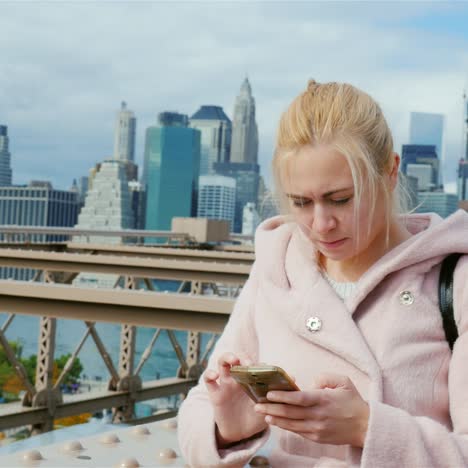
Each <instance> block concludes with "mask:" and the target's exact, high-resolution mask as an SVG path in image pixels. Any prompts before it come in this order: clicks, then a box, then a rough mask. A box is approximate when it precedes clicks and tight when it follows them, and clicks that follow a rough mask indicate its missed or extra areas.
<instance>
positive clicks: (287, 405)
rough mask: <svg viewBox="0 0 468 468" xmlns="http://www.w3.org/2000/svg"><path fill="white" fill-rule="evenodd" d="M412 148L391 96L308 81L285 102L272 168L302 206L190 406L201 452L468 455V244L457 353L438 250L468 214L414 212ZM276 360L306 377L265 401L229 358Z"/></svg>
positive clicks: (396, 460)
mask: <svg viewBox="0 0 468 468" xmlns="http://www.w3.org/2000/svg"><path fill="white" fill-rule="evenodd" d="M399 164H400V158H399V156H398V155H397V154H395V153H394V152H393V141H392V136H391V132H390V130H389V128H388V125H387V123H386V121H385V118H384V116H383V114H382V112H381V110H380V107H379V106H378V104H377V103H376V102H375V101H374V100H373V99H372V98H371V97H370V96H368V95H367V94H365V93H364V92H362V91H360V90H358V89H356V88H354V87H353V86H350V85H348V84H338V83H326V84H318V83H316V82H314V81H311V82H310V83H309V85H308V88H307V90H306V91H305V92H303V93H302V94H301V95H300V96H298V97H297V98H296V99H295V100H294V101H293V103H292V104H291V105H290V107H289V109H288V110H287V111H286V112H285V113H284V115H283V116H282V118H281V122H280V126H279V132H278V138H277V147H276V152H275V157H274V161H273V170H274V174H275V178H276V182H277V186H278V189H279V190H278V191H279V193H280V195H281V196H282V197H283V201H284V202H285V204H286V206H287V208H288V212H289V216H286V217H276V218H272V219H270V220H267V221H265V222H264V223H263V224H262V225H261V226H260V227H259V228H258V231H257V234H256V261H255V264H254V266H253V268H252V271H251V275H250V278H249V280H248V281H247V283H246V285H245V286H244V288H243V290H242V292H241V295H240V296H239V298H238V301H237V303H236V306H235V309H234V311H233V313H232V315H231V317H230V320H229V322H228V324H227V326H226V328H225V330H224V332H223V334H222V336H221V337H220V339H219V341H218V343H217V346H216V348H215V350H214V352H213V355H212V356H211V359H210V361H209V364H208V368H207V370H206V371H205V372H204V374H203V376H202V378H201V380H200V383H199V385H198V386H197V387H195V388H194V389H193V390H192V391H191V392H190V393H189V395H188V397H187V399H186V401H185V402H184V404H183V405H182V407H181V409H180V413H179V440H180V446H181V450H182V452H183V454H184V456H185V458H186V460H187V461H188V462H189V464H191V465H193V466H208V465H210V466H213V465H221V466H222V465H230V466H231V465H236V466H237V465H239V466H241V465H244V464H246V463H247V462H248V461H249V459H250V458H251V457H252V456H253V455H254V454H255V452H256V451H257V450H258V449H259V448H260V447H261V446H262V445H263V444H264V443H265V442H266V441H267V439H268V438H269V436H270V435H272V436H273V437H274V440H275V449H274V450H273V453H272V454H271V455H270V457H269V458H270V463H271V465H272V466H300V467H305V466H316V467H319V466H320V467H331V466H362V467H372V468H374V467H379V468H382V467H411V468H414V467H422V466H424V467H428V466H453V467H455V466H456V467H459V466H465V465H468V367H467V364H466V361H467V359H466V358H467V356H468V333H466V332H465V331H466V329H467V327H468V287H465V283H466V278H467V277H468V256H466V255H465V256H463V257H462V258H461V259H460V260H459V263H458V266H457V269H456V272H455V280H454V281H455V285H454V308H455V316H456V320H457V324H458V330H459V334H460V337H459V339H458V340H457V342H456V344H455V347H454V350H453V354H452V353H451V352H450V349H449V346H448V344H447V342H446V339H445V335H444V330H443V327H442V321H441V318H440V312H439V308H438V296H437V295H438V291H437V284H438V275H439V271H440V263H441V261H442V260H443V258H445V257H446V256H447V255H448V254H450V253H452V252H461V253H465V254H468V215H467V214H466V213H465V212H462V211H458V212H457V213H455V214H454V215H452V216H450V217H449V218H447V219H445V220H443V219H442V218H440V217H439V216H437V215H435V214H413V215H406V216H402V215H399V212H400V211H401V203H400V200H401V198H402V189H401V187H400V184H399V177H398V169H399ZM258 362H264V363H267V364H272V365H277V366H280V367H282V368H283V369H285V370H286V371H287V372H288V373H290V374H291V375H293V376H295V378H296V383H297V385H298V387H299V388H300V389H301V390H300V391H295V392H278V391H276V392H270V393H269V394H268V399H269V402H268V403H265V404H257V405H255V404H254V403H253V402H252V401H251V400H250V399H249V398H248V397H247V396H246V395H245V394H244V393H243V392H242V390H241V388H240V387H239V386H238V385H237V384H236V383H235V382H234V381H233V379H232V378H231V377H230V374H229V369H230V367H231V366H232V365H236V364H241V365H248V364H250V363H258Z"/></svg>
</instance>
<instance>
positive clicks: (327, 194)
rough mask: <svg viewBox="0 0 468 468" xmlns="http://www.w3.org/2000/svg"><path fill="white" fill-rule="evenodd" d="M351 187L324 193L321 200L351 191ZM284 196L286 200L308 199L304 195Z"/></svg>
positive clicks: (290, 194) (291, 194) (289, 194)
mask: <svg viewBox="0 0 468 468" xmlns="http://www.w3.org/2000/svg"><path fill="white" fill-rule="evenodd" d="M352 189H353V187H345V188H341V189H336V190H331V191H329V192H325V193H324V194H323V195H322V198H328V197H331V196H332V195H334V194H335V193H340V192H345V191H347V190H352ZM286 196H287V197H288V198H302V199H309V197H307V196H305V195H296V194H294V193H287V194H286Z"/></svg>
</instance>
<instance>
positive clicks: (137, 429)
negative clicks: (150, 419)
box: [132, 426, 151, 436]
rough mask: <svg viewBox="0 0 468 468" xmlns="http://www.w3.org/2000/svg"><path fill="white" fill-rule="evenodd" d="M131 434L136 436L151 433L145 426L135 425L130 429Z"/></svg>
mask: <svg viewBox="0 0 468 468" xmlns="http://www.w3.org/2000/svg"><path fill="white" fill-rule="evenodd" d="M132 434H134V435H136V436H145V435H149V434H151V431H150V430H149V429H148V428H147V427H146V426H135V427H134V428H133V429H132Z"/></svg>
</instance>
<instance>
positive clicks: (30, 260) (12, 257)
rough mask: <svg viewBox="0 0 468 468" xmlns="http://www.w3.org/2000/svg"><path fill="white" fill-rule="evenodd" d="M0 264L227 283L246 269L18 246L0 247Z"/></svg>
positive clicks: (240, 278)
mask: <svg viewBox="0 0 468 468" xmlns="http://www.w3.org/2000/svg"><path fill="white" fill-rule="evenodd" d="M0 265H1V266H9V267H14V268H34V269H38V270H47V271H60V272H78V271H79V272H81V271H86V272H93V273H104V274H106V273H107V274H117V275H121V276H134V277H140V278H141V277H142V278H159V279H173V280H180V281H184V280H189V281H190V280H196V281H203V282H220V283H227V284H239V283H244V282H245V281H246V280H247V278H248V275H249V272H250V265H247V264H235V263H227V262H222V263H221V262H219V263H215V262H201V261H187V260H168V259H157V258H138V257H133V258H132V257H127V258H125V259H123V258H122V256H115V255H90V254H70V253H61V252H37V251H28V250H19V249H15V250H6V249H0Z"/></svg>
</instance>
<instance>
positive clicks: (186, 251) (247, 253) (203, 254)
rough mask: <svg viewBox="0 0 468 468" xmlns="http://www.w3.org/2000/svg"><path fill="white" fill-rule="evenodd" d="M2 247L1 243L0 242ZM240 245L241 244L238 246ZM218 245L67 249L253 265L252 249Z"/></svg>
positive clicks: (78, 246) (69, 246) (82, 246)
mask: <svg viewBox="0 0 468 468" xmlns="http://www.w3.org/2000/svg"><path fill="white" fill-rule="evenodd" d="M0 247H1V244H0ZM238 247H239V246H238ZM219 249H220V247H218V246H216V247H215V248H214V249H212V250H205V249H201V248H199V247H198V248H195V247H194V246H190V247H174V246H164V247H162V246H151V247H149V246H142V245H138V246H136V245H103V244H84V243H78V242H75V243H74V242H69V243H68V244H67V248H66V251H67V252H69V253H74V252H75V253H86V252H92V253H93V254H98V255H108V254H115V255H125V256H129V257H146V258H149V257H157V258H168V259H169V258H170V259H173V260H193V261H202V262H230V263H236V264H243V265H244V264H245V265H251V264H252V262H253V261H254V259H255V255H254V253H253V251H252V249H249V250H241V251H229V250H224V249H223V250H219Z"/></svg>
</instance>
